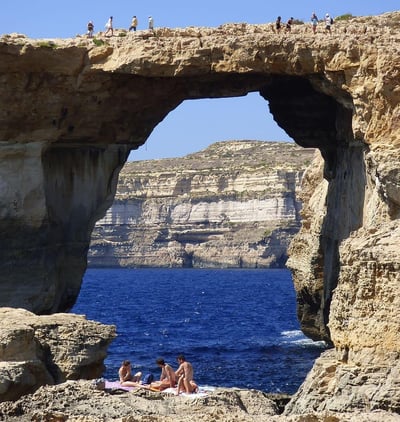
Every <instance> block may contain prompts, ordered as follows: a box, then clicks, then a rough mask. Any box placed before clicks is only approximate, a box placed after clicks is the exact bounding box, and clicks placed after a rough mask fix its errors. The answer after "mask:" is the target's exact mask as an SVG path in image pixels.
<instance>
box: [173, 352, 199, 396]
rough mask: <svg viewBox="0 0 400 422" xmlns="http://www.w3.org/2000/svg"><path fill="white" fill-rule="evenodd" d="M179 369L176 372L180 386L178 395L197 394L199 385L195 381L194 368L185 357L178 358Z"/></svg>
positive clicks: (177, 389) (177, 390)
mask: <svg viewBox="0 0 400 422" xmlns="http://www.w3.org/2000/svg"><path fill="white" fill-rule="evenodd" d="M177 359H178V362H179V368H178V369H177V371H176V372H175V375H176V376H177V377H178V385H177V387H176V394H177V395H178V394H179V393H195V392H196V391H197V390H198V386H197V384H196V383H195V382H194V381H193V366H192V364H191V363H189V362H187V361H186V359H185V356H183V355H179V356H178V358H177Z"/></svg>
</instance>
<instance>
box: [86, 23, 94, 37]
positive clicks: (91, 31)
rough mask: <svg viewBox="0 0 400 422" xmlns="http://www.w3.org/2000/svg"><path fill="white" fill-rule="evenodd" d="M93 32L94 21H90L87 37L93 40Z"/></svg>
mask: <svg viewBox="0 0 400 422" xmlns="http://www.w3.org/2000/svg"><path fill="white" fill-rule="evenodd" d="M93 31H94V25H93V22H92V21H89V22H88V24H87V36H88V38H93Z"/></svg>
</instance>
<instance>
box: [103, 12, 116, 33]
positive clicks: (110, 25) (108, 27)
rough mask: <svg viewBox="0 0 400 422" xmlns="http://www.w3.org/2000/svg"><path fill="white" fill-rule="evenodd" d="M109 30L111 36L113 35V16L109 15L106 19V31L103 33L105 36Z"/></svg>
mask: <svg viewBox="0 0 400 422" xmlns="http://www.w3.org/2000/svg"><path fill="white" fill-rule="evenodd" d="M110 32H111V36H113V35H114V28H113V17H112V16H110V18H109V19H108V21H107V22H106V32H105V33H104V35H105V36H108V34H109V33H110Z"/></svg>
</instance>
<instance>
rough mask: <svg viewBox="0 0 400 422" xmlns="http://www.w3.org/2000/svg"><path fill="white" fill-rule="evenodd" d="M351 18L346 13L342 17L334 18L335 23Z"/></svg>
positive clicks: (349, 14) (351, 16) (350, 15)
mask: <svg viewBox="0 0 400 422" xmlns="http://www.w3.org/2000/svg"><path fill="white" fill-rule="evenodd" d="M353 18H354V16H353V15H352V14H351V13H346V14H344V15H340V16H336V17H335V21H348V20H350V19H353Z"/></svg>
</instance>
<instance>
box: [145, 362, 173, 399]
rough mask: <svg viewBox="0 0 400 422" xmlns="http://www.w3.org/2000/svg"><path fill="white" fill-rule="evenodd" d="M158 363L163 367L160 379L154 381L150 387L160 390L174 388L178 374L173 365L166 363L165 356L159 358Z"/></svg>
mask: <svg viewBox="0 0 400 422" xmlns="http://www.w3.org/2000/svg"><path fill="white" fill-rule="evenodd" d="M156 363H157V365H158V366H159V367H160V368H161V376H160V381H155V382H152V383H151V385H150V388H151V389H155V390H158V391H163V390H166V389H167V388H174V387H175V386H176V376H175V372H174V370H173V369H172V366H171V365H169V364H168V363H165V361H164V359H163V358H158V359H157V360H156Z"/></svg>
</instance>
